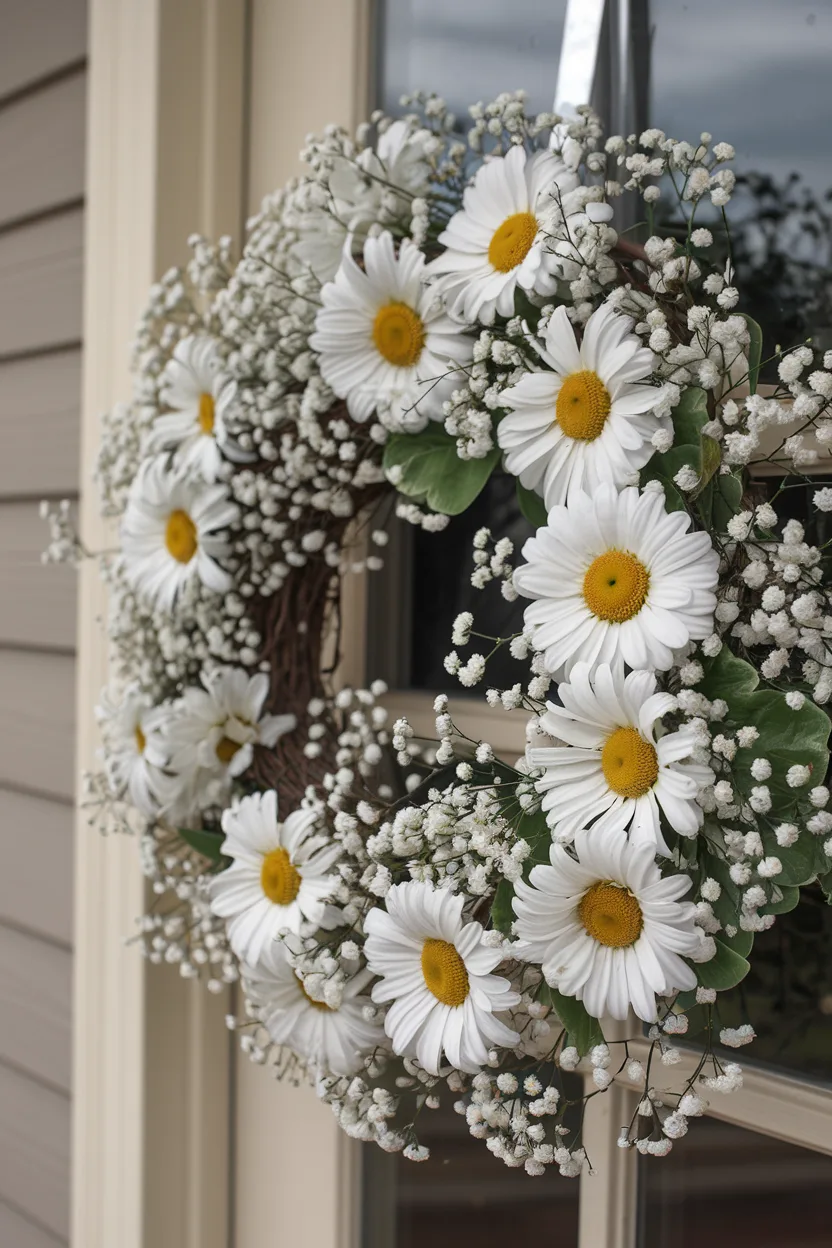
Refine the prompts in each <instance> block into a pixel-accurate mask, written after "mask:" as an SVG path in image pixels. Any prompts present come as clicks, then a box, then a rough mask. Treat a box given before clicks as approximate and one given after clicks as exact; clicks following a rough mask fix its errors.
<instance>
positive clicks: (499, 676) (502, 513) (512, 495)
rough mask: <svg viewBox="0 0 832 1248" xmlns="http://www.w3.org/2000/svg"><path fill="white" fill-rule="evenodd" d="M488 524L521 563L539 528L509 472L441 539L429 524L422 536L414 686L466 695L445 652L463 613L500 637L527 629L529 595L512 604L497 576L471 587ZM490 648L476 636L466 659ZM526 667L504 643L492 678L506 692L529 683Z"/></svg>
mask: <svg viewBox="0 0 832 1248" xmlns="http://www.w3.org/2000/svg"><path fill="white" fill-rule="evenodd" d="M483 527H486V528H490V529H491V530H492V532H493V533H494V534H495V536H497V537H508V538H511V540H512V541H513V542H514V550H515V562H516V561H517V556H519V553H520V549H521V547H522V546H523V543H524V542H525V540H526V538H527V537H530V536H531V535H532V533H533V532H534V530H533V529H532V526H531V525H530V524H529V523H528V521H527V520H526V519H524V517H523V515H522V514H521V512H520V508H519V506H518V504H517V489H516V481H515V478H514V477H511V476H509V475H508V474H507V473H503V472H497V473H495V474H494V475H493V476H492V477H491V478H490V479H489V481H488V484H487V485H486V487H485V489H484V490H483V492H482V494H480V496H479V498H478V499H477V500H476V501H475V503H474V504H473V506H471V507H469V508H468V510H467V511H466V512H465V513H464V514H463V515H461V516H455V517H454V518H453V519H452V520H451V522H450V524H449V525H448V527H447V529H445V530H444V531H443V533H442V534H441V535H440V536H439V537H437V535H436V534H435V533H424V532H422V530H421V529H420V530H417V531H416V532H415V533H414V536H413V573H412V575H413V602H414V604H415V607H416V614H415V617H414V623H413V637H412V640H411V646H410V671H409V673H408V680H407V683H408V685H409V686H410V687H411V688H413V689H446V690H449V691H454V692H456V693H464V692H465V691H464V690H463V689H462V688H461V687H460V684H459V681H458V680H457V679H456V677H455V676H449V675H448V673H447V672H446V671H445V668H444V666H443V659H444V657H445V655H446V654H447V653H448V652H449V650H451V649H452V646H451V631H452V629H453V622H454V620H455V618H456V617H457V615H458V614H459V613H460V611H470V612H471V613H472V614H473V616H474V627H475V628H476V629H477V631H479V632H482V633H488V634H489V635H490V636H492V637H508V636H509V635H510V634H511V633H516V632H520V630H521V629H522V627H523V610H524V608H525V606H526V603H527V600H526V599H525V598H518V599H517V600H516V601H515V602H506V600H505V599H504V598H503V596H502V593H501V591H500V587H499V585H498V584H497V583H496V582H493V581H492V583H491V584H490V585H489V586H487V587H486V589H484V590H478V589H474V587H473V586H472V585H471V573H472V571H473V570H474V563H473V547H472V542H473V538H474V534H475V533H476V532H477V530H478V529H481V528H483ZM490 650H491V645H490V643H489V642H487V641H482V640H481V639H480V638H479V637H473V638H472V639H471V643H470V645H469V646H467V647H466V648H465V650H464V651H462V657H463V658H467V657H468V656H469V655H471V654H474V653H477V652H479V653H481V654H484V655H485V656H486V657H487V656H488V654H489V652H490ZM526 670H527V665H523V664H520V663H518V662H517V661H516V660H515V659H512V657H511V655H510V654H509V652H508V647H507V646H503V647H502V648H501V649H500V650H499V651H497V653H496V654H495V655H494V657H493V659H490V660H489V663H488V672H487V675H486V680H487V683H488V685H489V686H492V685H493V686H495V687H496V688H498V689H504V688H508V687H510V686H511V685H513V684H515V683H516V682H517V681H518V680H522V679H523V676H524V674H525V672H526ZM474 692H475V693H476V694H477V695H478V696H481V693H482V690H481V689H479V688H478V689H477V690H475V691H474Z"/></svg>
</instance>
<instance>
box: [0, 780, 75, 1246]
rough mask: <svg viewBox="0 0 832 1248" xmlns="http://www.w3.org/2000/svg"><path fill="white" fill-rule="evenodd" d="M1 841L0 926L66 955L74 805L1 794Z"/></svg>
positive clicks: (69, 938) (6, 791) (10, 792)
mask: <svg viewBox="0 0 832 1248" xmlns="http://www.w3.org/2000/svg"><path fill="white" fill-rule="evenodd" d="M0 839H1V840H2V843H3V846H4V852H3V857H4V859H5V861H6V866H7V868H8V863H9V858H10V857H11V858H12V869H11V870H8V869H7V870H5V871H0V925H4V924H5V925H6V926H8V927H14V928H18V929H21V930H26V931H29V932H36V933H40V934H41V935H43V936H45V937H46V938H47V939H49V940H51V941H53V942H56V943H58V944H62V945H64V946H65V947H66V948H67V949H68V948H69V946H70V943H71V941H72V891H71V889H70V888H69V885H68V881H70V880H71V879H72V859H73V855H72V806H71V804H70V803H69V802H67V801H56V800H55V799H53V798H47V797H37V796H35V795H34V794H32V793H15V792H14V791H13V790H11V789H3V788H0ZM10 850H11V854H10V852H9V851H10ZM2 1242H3V1241H2V1239H0V1243H2Z"/></svg>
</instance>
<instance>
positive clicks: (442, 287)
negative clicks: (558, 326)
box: [429, 146, 578, 325]
mask: <svg viewBox="0 0 832 1248" xmlns="http://www.w3.org/2000/svg"><path fill="white" fill-rule="evenodd" d="M577 184H578V180H577V177H576V175H575V174H574V172H573V171H572V170H570V169H567V167H566V165H565V164H564V163H563V161H561V159H560V158H559V157H558V156H556V155H555V154H554V153H552V152H537V153H535V154H534V155H527V154H526V152H525V150H524V149H523V147H522V146H517V147H512V148H511V150H510V151H509V152H508V154H507V155H506V156H493V157H491V159H490V160H488V161H486V162H484V163H483V164H482V165H481V166H480V168H479V169H478V170H477V173H476V176H475V178H474V181H473V184H472V185H471V186H469V187H468V188H467V189H466V191H465V193H464V196H463V201H462V205H463V206H462V210H461V211H460V212H457V213H456V214H455V215H454V216H453V217H452V218H451V220H450V222H449V223H448V226H447V228H446V229H445V230H444V232H443V233H442V234H440V236H439V242H440V243H441V244H442V246H443V247H444V248H445V250H444V251H443V252H442V253H441V254H440V255H439V256H437V257H436V259H435V260H433V261H431V263H430V265H429V272H430V273H431V275H432V276H435V277H436V278H437V280H436V282H435V286H434V289H435V290H436V291H437V292H438V293H439V294H440V295H441V296H442V299H443V301H444V302H445V304H446V305H447V306H448V307H449V308H450V310H451V314H452V315H453V316H456V317H459V318H461V319H463V320H465V321H468V322H473V321H480V322H481V323H482V324H483V325H490V324H491V323H492V322H493V320H494V316H495V314H497V313H498V314H499V315H500V316H505V317H509V316H513V315H514V295H515V290H516V289H517V287H518V286H520V287H521V288H522V289H524V290H528V291H537V293H538V294H552V291H553V289H554V287H553V282H552V273H553V272H554V269H555V266H554V263H553V261H554V259H555V257H554V255H553V253H552V252H551V250H550V249H549V248H548V247H547V246H545V245H544V243H545V237H546V235H548V233H549V231H550V226H549V222H550V218H551V215H552V212H553V210H556V209H555V205H556V203H557V201H558V200H559V199H560V197H561V196H562V195H564V194H568V193H569V192H571V191H572V190H574V189H575V187H576V186H577Z"/></svg>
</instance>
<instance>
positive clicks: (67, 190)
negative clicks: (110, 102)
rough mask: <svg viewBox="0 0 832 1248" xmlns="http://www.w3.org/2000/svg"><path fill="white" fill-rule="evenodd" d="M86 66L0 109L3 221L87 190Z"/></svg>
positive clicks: (0, 210) (0, 222)
mask: <svg viewBox="0 0 832 1248" xmlns="http://www.w3.org/2000/svg"><path fill="white" fill-rule="evenodd" d="M85 81H86V74H85V73H84V71H83V70H78V72H77V73H74V74H71V75H70V76H69V77H67V78H60V79H59V80H58V81H57V82H54V83H52V85H51V86H49V87H44V88H43V90H41V91H36V92H35V93H34V94H33V95H24V96H21V97H20V98H19V99H17V100H15V101H14V102H13V103H11V104H8V105H7V106H6V107H5V108H4V109H3V111H2V112H0V169H2V170H3V180H2V182H0V226H4V225H8V223H9V222H11V221H16V220H18V219H19V218H21V217H31V216H33V215H34V214H35V213H38V212H54V210H55V208H56V207H58V206H60V205H62V204H69V203H76V204H77V203H79V202H80V201H81V199H82V198H83V195H84V165H83V161H81V162H79V160H78V153H79V152H82V153H83V150H84V120H85V119H84V102H85V100H84V85H85Z"/></svg>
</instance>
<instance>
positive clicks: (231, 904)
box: [211, 790, 341, 964]
mask: <svg viewBox="0 0 832 1248" xmlns="http://www.w3.org/2000/svg"><path fill="white" fill-rule="evenodd" d="M222 830H223V832H224V833H225V840H224V841H223V843H222V846H221V849H222V853H223V854H224V855H225V856H226V857H227V858H232V859H233V860H234V861H233V862H232V863H231V866H230V867H228V868H227V870H225V871H223V872H221V873H220V874H219V875H217V876H215V877H214V879H213V880H212V881H211V908H212V910H213V911H214V913H215V914H217V915H219V916H220V918H222V919H227V920H228V939H229V941H230V942H231V947H232V949H233V950H234V952H235V953H236V954H237V957H238V958H240V959H241V960H242V961H244V962H250V963H252V964H254V963H256V962H258V961H259V959H260V957H261V955H262V953H263V950H264V949H265V948H266V946H267V945H269V944H270V943H271V942H272V941H274V940H277V939H278V937H279V936H280V933H281V932H284V931H290V932H295V933H298V932H302V931H304V930H309V929H314V928H317V927H320V926H321V924H322V923H324V922H325V920H326V918H327V915H326V910H327V905H326V899H327V898H328V897H329V896H330V894H331V893H332V890H333V888H334V886H335V884H336V882H337V881H336V878H335V877H334V876H333V875H332V874H331V869H332V867H333V865H334V863H335V861H336V859H337V858H338V856H339V854H340V853H341V847H340V845H333V844H332V842H331V841H330V839H329V837H328V836H326V834H325V833H322V832H321V830H320V825H319V823H318V815H317V814H316V813H315V811H312V810H295V811H293V812H292V814H291V815H289V818H288V819H287V820H286V822H285V823H278V820H277V794H276V793H275V792H274V791H273V790H270V791H269V792H268V793H253V794H252V795H251V796H250V797H244V798H242V799H241V800H240V801H238V802H235V803H234V805H233V806H230V807H229V808H228V809H227V810H224V811H223V815H222Z"/></svg>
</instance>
